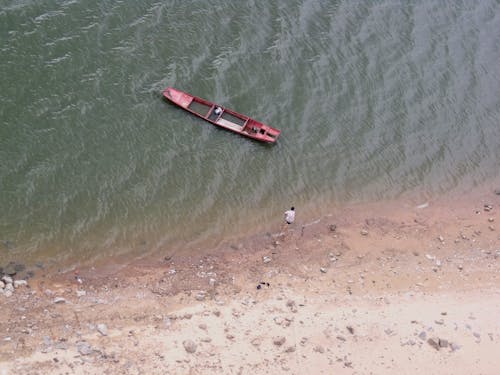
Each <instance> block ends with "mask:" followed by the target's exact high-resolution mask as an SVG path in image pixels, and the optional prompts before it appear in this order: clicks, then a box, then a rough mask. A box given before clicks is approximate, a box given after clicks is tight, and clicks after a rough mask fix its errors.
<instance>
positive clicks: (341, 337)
mask: <svg viewBox="0 0 500 375" xmlns="http://www.w3.org/2000/svg"><path fill="white" fill-rule="evenodd" d="M337 340H340V341H345V340H346V339H345V337H344V336H341V335H338V336H337Z"/></svg>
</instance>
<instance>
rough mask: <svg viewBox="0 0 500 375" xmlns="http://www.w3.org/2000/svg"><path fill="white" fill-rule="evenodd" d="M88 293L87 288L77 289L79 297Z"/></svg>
mask: <svg viewBox="0 0 500 375" xmlns="http://www.w3.org/2000/svg"><path fill="white" fill-rule="evenodd" d="M86 295H87V292H86V291H85V290H77V291H76V296H77V297H83V296H86Z"/></svg>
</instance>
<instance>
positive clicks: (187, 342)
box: [182, 340, 196, 353]
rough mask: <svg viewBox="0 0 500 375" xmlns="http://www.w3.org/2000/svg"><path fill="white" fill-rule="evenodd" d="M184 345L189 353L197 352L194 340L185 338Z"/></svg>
mask: <svg viewBox="0 0 500 375" xmlns="http://www.w3.org/2000/svg"><path fill="white" fill-rule="evenodd" d="M182 345H183V346H184V349H185V350H186V352H188V353H194V352H196V344H195V343H194V341H192V340H185V341H183V342H182Z"/></svg>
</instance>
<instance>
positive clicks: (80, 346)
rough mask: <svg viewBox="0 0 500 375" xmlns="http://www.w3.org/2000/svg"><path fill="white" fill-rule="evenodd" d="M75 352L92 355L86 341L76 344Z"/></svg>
mask: <svg viewBox="0 0 500 375" xmlns="http://www.w3.org/2000/svg"><path fill="white" fill-rule="evenodd" d="M76 350H78V353H80V354H81V355H89V354H91V353H92V347H91V346H90V345H89V343H87V342H86V341H80V342H78V343H77V344H76Z"/></svg>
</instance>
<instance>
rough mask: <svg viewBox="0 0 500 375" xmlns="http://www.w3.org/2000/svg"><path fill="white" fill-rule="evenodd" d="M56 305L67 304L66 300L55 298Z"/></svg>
mask: <svg viewBox="0 0 500 375" xmlns="http://www.w3.org/2000/svg"><path fill="white" fill-rule="evenodd" d="M54 303H66V300H65V299H64V298H62V297H56V298H54Z"/></svg>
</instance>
